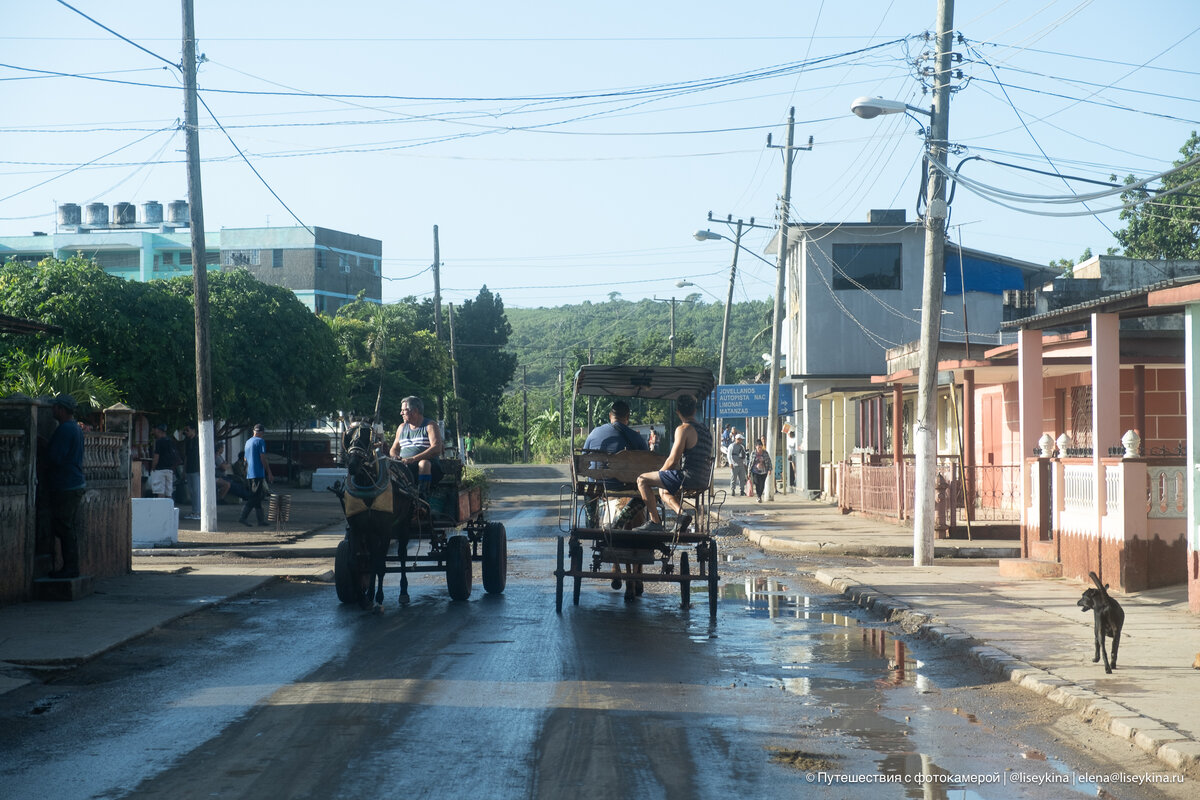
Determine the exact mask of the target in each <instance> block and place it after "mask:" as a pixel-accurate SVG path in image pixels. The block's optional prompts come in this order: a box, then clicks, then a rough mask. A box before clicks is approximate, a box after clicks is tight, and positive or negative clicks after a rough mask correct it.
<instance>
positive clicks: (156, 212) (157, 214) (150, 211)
mask: <svg viewBox="0 0 1200 800" xmlns="http://www.w3.org/2000/svg"><path fill="white" fill-rule="evenodd" d="M142 222H144V223H145V224H147V225H161V224H162V203H160V202H158V201H157V200H147V201H146V202H144V203H142Z"/></svg>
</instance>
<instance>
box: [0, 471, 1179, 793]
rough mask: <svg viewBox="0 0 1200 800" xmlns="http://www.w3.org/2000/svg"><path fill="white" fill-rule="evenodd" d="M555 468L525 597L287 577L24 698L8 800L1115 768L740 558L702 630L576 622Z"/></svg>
mask: <svg viewBox="0 0 1200 800" xmlns="http://www.w3.org/2000/svg"><path fill="white" fill-rule="evenodd" d="M554 475H555V473H553V472H545V471H542V470H537V469H525V470H514V471H512V472H507V473H506V474H505V476H504V480H503V482H502V483H501V484H500V486H498V487H497V488H498V491H497V498H496V503H495V506H494V508H495V510H496V512H497V513H496V515H495V516H496V517H497V518H498V519H501V520H502V521H503V522H504V523H505V524H506V526H507V529H508V533H509V537H510V551H509V552H510V562H511V566H512V569H511V570H510V574H509V587H508V589H507V590H506V592H505V593H504V595H502V596H487V595H484V594H483V593H482V592H481V590H480V589H479V587H478V586H477V587H476V590H475V593H474V594H473V595H472V598H471V600H470V601H468V602H463V603H452V602H449V601H448V600H447V597H446V590H445V583H444V581H443V580H441V579H440V578H439V577H438V576H436V575H431V574H425V575H419V576H416V577H415V578H414V581H413V588H412V598H413V600H412V603H411V604H410V605H408V606H406V607H400V606H398V605H396V603H395V587H394V586H389V592H388V605H387V607H386V609H385V611H384V613H383V614H372V613H363V612H361V611H359V610H358V609H357V607H348V606H342V605H339V604H338V603H336V601H335V598H334V593H333V588H332V586H330V585H329V584H327V583H303V582H287V583H279V584H275V585H272V586H270V587H267V588H265V589H264V590H261V591H259V592H256V593H254V594H252V595H249V596H246V597H243V598H240V599H238V600H235V601H233V602H230V603H226V604H223V605H220V606H218V607H216V608H213V609H210V610H206V611H204V612H201V613H198V614H194V615H191V616H188V617H185V618H183V619H181V620H177V621H175V622H173V623H171V624H170V625H167V626H165V627H164V628H162V629H161V630H159V631H157V632H155V633H154V634H152V635H150V636H147V637H143V638H142V639H140V640H138V641H136V642H134V643H132V644H130V645H127V646H125V647H123V648H121V649H119V650H117V651H114V652H112V653H109V654H107V655H105V656H103V657H101V658H98V659H96V660H94V661H93V662H90V663H89V664H86V665H84V666H82V667H80V668H78V669H74V670H71V671H68V672H65V673H63V674H62V675H61V676H59V677H57V678H53V679H51V680H50V682H49V683H48V684H46V685H32V686H29V687H25V688H23V689H22V690H19V691H17V692H12V693H9V694H8V695H5V696H4V697H3V700H2V701H0V747H2V748H3V752H4V753H5V757H4V759H3V760H2V761H0V785H3V786H4V796H5V797H6V798H7V797H13V798H21V799H22V800H23V798H41V797H46V796H49V797H54V798H56V800H57V798H75V797H80V798H82V797H106V798H107V797H139V798H140V797H156V798H157V797H170V798H193V797H194V798H201V797H205V798H208V797H221V798H250V797H254V798H262V797H272V798H273V797H288V798H340V797H365V796H385V797H386V796H403V797H405V798H413V797H415V798H420V797H437V798H443V797H486V798H529V797H537V798H542V797H545V798H556V799H557V798H562V797H570V796H577V797H597V798H600V797H603V798H614V797H616V798H623V797H630V798H634V797H636V798H639V800H641V798H689V799H690V798H718V797H720V798H726V797H730V796H739V797H795V796H809V795H810V794H814V793H815V794H816V796H828V797H838V798H858V797H861V798H877V797H908V796H915V794H918V793H923V794H925V796H931V797H963V796H966V797H982V798H1009V797H1014V796H1021V797H1030V798H1062V797H1069V796H1079V797H1084V796H1095V795H1096V790H1097V788H1098V786H1099V784H1098V783H1097V782H1096V781H1095V780H1089V777H1090V776H1093V775H1096V774H1098V773H1100V772H1101V771H1103V773H1105V774H1107V773H1109V772H1111V771H1112V769H1111V767H1110V766H1106V764H1110V763H1112V762H1113V759H1115V758H1116V757H1117V754H1114V753H1112V752H1111V751H1108V750H1105V749H1104V748H1105V747H1109V748H1111V747H1112V746H1114V744H1113V742H1112V741H1110V740H1109V738H1108V737H1104V736H1103V735H1100V736H1099V737H1097V735H1096V734H1095V733H1094V732H1091V731H1089V729H1088V728H1087V727H1086V726H1084V725H1081V724H1078V723H1076V722H1074V721H1073V720H1072V719H1071V718H1070V717H1067V716H1064V715H1063V714H1062V712H1061V711H1060V710H1058V709H1057V708H1056V707H1053V706H1049V705H1047V704H1044V703H1043V702H1042V701H1040V700H1039V699H1037V698H1034V697H1031V696H1029V695H1028V693H1023V692H1020V691H1019V690H1016V689H1014V688H1012V687H1011V686H1009V685H1008V684H1007V683H1004V682H996V681H995V680H994V679H992V678H988V677H986V676H984V675H982V674H980V673H977V672H975V671H972V670H970V669H969V668H964V667H963V665H962V664H961V662H959V661H958V660H957V659H955V658H948V659H947V658H944V657H943V656H942V655H941V654H939V653H938V652H937V651H936V650H935V649H930V650H928V651H924V650H920V649H918V650H916V651H913V650H911V649H909V647H908V645H907V644H906V640H905V638H904V637H903V636H902V635H899V634H898V633H896V632H893V631H890V630H888V629H886V628H883V627H879V626H878V623H874V622H870V621H869V620H868V619H867V618H865V617H863V618H860V617H858V616H857V614H858V612H857V610H856V609H855V608H854V607H853V606H852V605H851V604H850V603H849V602H848V601H846V600H843V599H842V598H840V597H834V596H831V595H829V594H827V593H823V590H822V588H821V587H819V586H818V585H817V584H815V583H812V582H809V581H807V580H806V578H805V577H804V576H803V575H801V574H798V573H797V562H795V561H790V560H787V559H774V558H768V557H765V556H762V555H760V554H758V553H757V551H755V550H754V549H753V548H749V547H746V546H744V545H740V544H738V543H737V542H736V540H733V539H730V540H728V541H726V542H724V545H725V546H724V548H723V552H725V553H726V554H727V556H728V557H729V558H731V559H733V560H731V561H728V562H726V563H725V565H724V567H723V570H724V575H725V582H724V583H725V586H724V589H723V599H722V601H721V612H720V615H719V619H718V622H717V624H716V625H715V626H713V625H711V624H710V623H709V620H708V613H707V602H706V600H705V598H704V596H703V593H702V592H697V594H698V595H699V596H698V597H696V596H694V597H693V600H694V602H695V608H694V609H693V610H692V611H691V612H688V611H685V610H683V609H681V608H680V607H679V595H678V593H677V592H675V591H671V590H670V589H669V588H667V587H665V586H664V587H662V591H661V592H658V591H655V590H654V588H655V585H648V588H647V594H646V596H644V597H643V598H642V599H641V600H639V601H636V602H632V603H626V602H625V601H624V599H623V597H622V594H621V593H619V592H613V591H612V590H611V589H609V588H608V586H607V585H606V584H603V583H601V582H594V581H593V582H586V583H585V589H584V595H583V597H582V601H581V604H580V606H579V607H572V606H568V607H567V608H566V609H565V610H564V613H563V614H562V615H561V616H560V615H556V614H555V613H554V610H553V608H554V582H553V578H552V576H551V571H552V569H553V564H554V555H553V554H554V538H553V534H554V530H553V528H552V523H553V521H554V514H553V512H554V509H553V507H552V506H551V505H548V499H547V498H548V496H552V495H553V494H554V491H553V488H554V484H553V483H552V482H551V480H552V478H553V477H554ZM548 490H549V491H548ZM698 587H699V584H698V585H697V588H698ZM1089 736H1091V737H1093V738H1094V739H1095V741H1092V740H1089V739H1088V738H1087V737H1089ZM1075 737H1078V738H1079V739H1080V744H1081V745H1082V746H1083V747H1084V749H1085V750H1086V749H1090V750H1091V752H1090V753H1074V752H1072V748H1070V747H1068V746H1066V744H1065V743H1064V742H1063V741H1062V740H1063V739H1073V738H1075ZM1122 755H1123V754H1122ZM1130 758H1133V759H1135V760H1133V761H1123V762H1122V765H1123V766H1124V767H1125V769H1126V771H1132V772H1133V773H1134V774H1139V773H1141V772H1143V771H1148V770H1150V769H1152V768H1153V765H1151V764H1148V763H1143V762H1144V759H1143V762H1138V761H1136V758H1137V755H1136V754H1134V755H1133V756H1130ZM822 775H841V776H846V777H847V778H849V779H851V780H860V781H866V780H876V779H879V778H878V776H896V777H898V778H902V779H906V780H907V783H906V784H894V785H888V786H884V787H881V786H879V785H878V784H873V783H865V782H860V783H852V784H838V785H827V784H825V783H822V781H823V780H824V779H823V778H822V777H820V776H822ZM952 776H957V781H956V782H954V781H951V777H952ZM1064 777H1065V778H1066V779H1067V780H1068V781H1069V783H1068V785H1067V786H1066V787H1064V786H1063V785H1061V784H1058V783H1050V784H1042V785H1034V784H1020V785H1018V784H1017V783H1015V781H1017V780H1020V779H1021V778H1028V779H1031V780H1041V781H1057V780H1061V779H1062V778H1064ZM922 779H925V780H947V781H951V782H950V783H949V784H941V783H939V784H936V785H935V786H934V789H935V791H933V792H932V793H924V792H923V787H921V786H920V785H919V784H918V783H917V781H919V780H922ZM976 780H977V781H995V782H994V783H983V784H982V785H978V786H976V785H974V784H973V783H972V781H976ZM948 786H949V787H953V786H958V787H959V788H958V789H954V788H949V789H948ZM926 788H927V787H926ZM1106 788H1111V787H1106ZM1174 788H1175V787H1172V786H1168V787H1167V790H1168V792H1167V794H1165V795H1164V794H1160V793H1158V792H1157V791H1156V790H1153V789H1147V788H1140V789H1132V790H1129V789H1127V788H1126V787H1124V786H1123V787H1121V791H1119V792H1113V793H1111V794H1112V795H1113V796H1118V797H1129V798H1150V797H1160V796H1172V797H1185V796H1188V795H1187V794H1179V793H1175V794H1172V793H1171V790H1172V789H1174Z"/></svg>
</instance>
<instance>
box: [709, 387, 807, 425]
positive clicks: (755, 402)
mask: <svg viewBox="0 0 1200 800" xmlns="http://www.w3.org/2000/svg"><path fill="white" fill-rule="evenodd" d="M770 391H771V387H770V386H769V385H768V384H765V383H734V384H728V385H722V386H718V387H717V410H716V414H715V415H714V416H717V417H722V418H724V417H765V416H766V415H767V408H768V406H767V400H768V396H769V394H770ZM792 410H793V409H792V387H791V386H785V385H783V384H780V386H779V413H780V414H790V413H792Z"/></svg>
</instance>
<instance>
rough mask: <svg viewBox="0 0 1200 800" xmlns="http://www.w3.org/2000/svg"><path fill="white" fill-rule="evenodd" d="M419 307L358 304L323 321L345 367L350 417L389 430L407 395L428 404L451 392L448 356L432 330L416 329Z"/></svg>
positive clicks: (345, 403)
mask: <svg viewBox="0 0 1200 800" xmlns="http://www.w3.org/2000/svg"><path fill="white" fill-rule="evenodd" d="M420 318H421V313H420V307H419V306H418V304H417V302H416V300H415V299H413V298H409V299H407V300H403V301H401V302H399V303H389V304H387V305H382V306H381V305H378V304H376V303H369V302H367V301H365V300H357V301H355V302H353V303H349V304H347V305H344V306H342V307H341V308H339V309H338V311H337V316H335V317H333V318H332V319H327V322H328V324H329V328H330V331H331V332H332V334H333V336H334V339H335V341H336V342H337V346H338V349H339V352H340V353H341V357H342V358H343V360H344V361H345V364H346V367H345V373H346V379H347V384H348V386H347V396H346V399H345V400H344V401H343V407H344V409H345V410H347V411H349V412H350V413H351V414H354V415H357V416H362V417H368V416H374V414H375V407H376V404H377V403H378V404H379V410H380V420H381V421H382V422H383V423H384V425H385V426H388V427H396V426H397V425H399V424H400V422H401V419H400V405H401V401H402V400H403V399H404V398H405V397H408V396H409V395H415V396H417V397H420V398H421V399H422V400H424V401H425V403H426V408H430V407H431V403H432V401H433V400H434V399H435V398H437V397H440V396H441V395H443V394H445V393H447V392H448V391H449V390H450V355H449V353H448V352H447V350H446V348H445V347H444V346H443V345H441V344H440V343H439V342H438V341H437V340H436V339H435V338H434V335H433V332H432V331H430V330H423V329H421V328H420V327H419V325H418V320H419V319H420Z"/></svg>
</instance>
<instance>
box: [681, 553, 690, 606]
mask: <svg viewBox="0 0 1200 800" xmlns="http://www.w3.org/2000/svg"><path fill="white" fill-rule="evenodd" d="M691 574H692V571H691V568H690V567H689V566H688V554H687V553H680V554H679V577H681V578H683V580H681V581H680V582H679V595H680V597H682V598H683V600H682V601H681V605H682V606H683V607H684V608H688V607H690V606H691V605H692V581H691Z"/></svg>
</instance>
